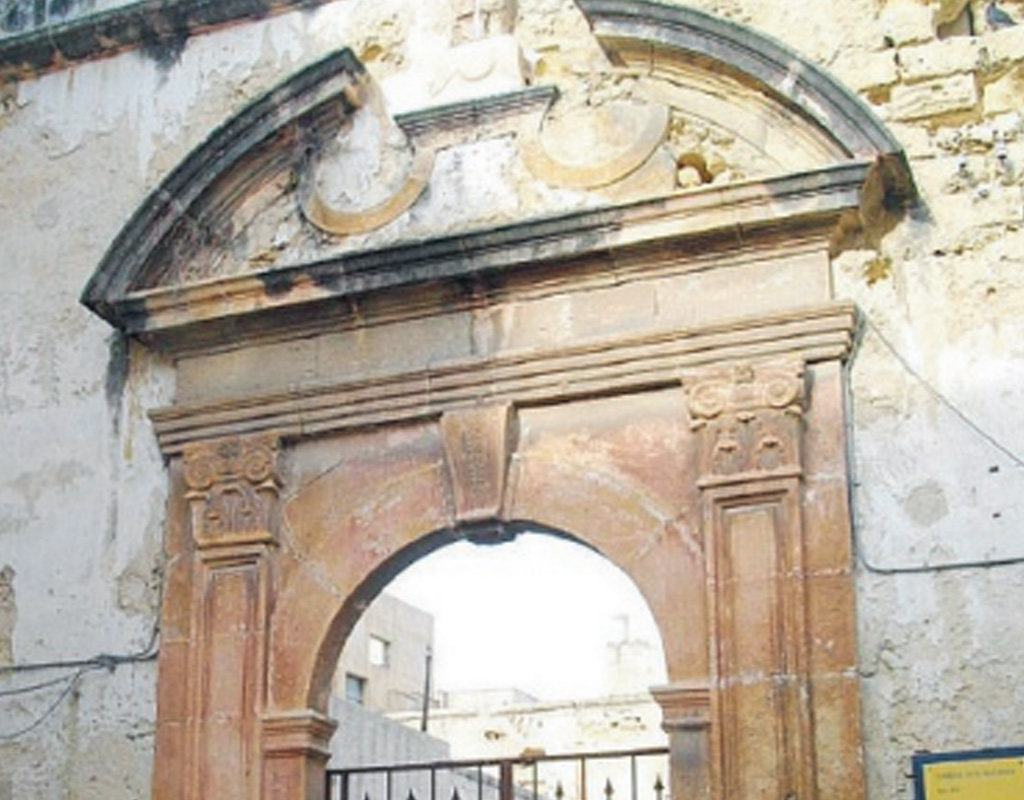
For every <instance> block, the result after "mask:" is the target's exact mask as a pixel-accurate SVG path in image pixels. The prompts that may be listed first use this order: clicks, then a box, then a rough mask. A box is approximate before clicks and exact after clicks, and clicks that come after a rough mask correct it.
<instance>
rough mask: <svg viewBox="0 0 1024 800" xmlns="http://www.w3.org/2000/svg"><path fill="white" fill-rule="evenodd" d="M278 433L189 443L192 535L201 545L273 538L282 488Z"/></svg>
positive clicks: (187, 470)
mask: <svg viewBox="0 0 1024 800" xmlns="http://www.w3.org/2000/svg"><path fill="white" fill-rule="evenodd" d="M278 448H279V438H278V437H277V436H276V435H275V434H263V435H260V436H250V437H230V438H226V439H218V440H215V441H210V442H202V443H198V444H193V445H189V446H187V447H186V448H185V451H184V457H185V464H184V477H185V484H186V486H187V487H188V493H187V495H186V497H187V498H188V500H189V502H190V504H191V507H192V535H193V537H194V538H195V541H196V544H197V545H198V546H199V547H200V548H205V547H212V546H221V547H223V546H230V545H239V544H249V543H252V544H255V543H269V542H272V541H274V531H275V529H276V527H277V524H276V516H277V501H278V495H279V492H280V476H279V474H278V466H277V455H278Z"/></svg>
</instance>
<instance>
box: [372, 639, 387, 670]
mask: <svg viewBox="0 0 1024 800" xmlns="http://www.w3.org/2000/svg"><path fill="white" fill-rule="evenodd" d="M390 649H391V642H388V641H387V640H385V639H381V638H380V637H379V636H371V637H370V653H369V657H370V663H371V664H372V665H373V666H375V667H386V666H387V665H388V659H389V656H390V655H391V653H390V652H389V651H390Z"/></svg>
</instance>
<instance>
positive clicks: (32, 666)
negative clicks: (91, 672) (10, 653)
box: [0, 620, 160, 696]
mask: <svg viewBox="0 0 1024 800" xmlns="http://www.w3.org/2000/svg"><path fill="white" fill-rule="evenodd" d="M159 637H160V622H159V620H158V621H157V622H156V624H154V625H153V632H152V633H151V634H150V637H149V642H148V643H147V644H146V646H145V648H143V649H142V650H139V651H137V652H135V653H127V654H124V655H121V654H110V653H100V654H99V655H95V656H93V657H92V658H81V659H74V660H62V661H35V662H30V663H28V664H10V665H7V666H0V675H6V674H10V673H18V672H39V671H42V670H51V669H83V668H86V669H87V668H92V667H97V668H101V669H106V670H109V671H111V672H112V671H113V670H114V668H115V667H117V666H119V665H121V664H137V663H139V662H143V661H153V660H155V659H156V657H157V656H158V655H159V654H160V649H159V647H158V646H157V640H158V639H159ZM0 696H2V694H0Z"/></svg>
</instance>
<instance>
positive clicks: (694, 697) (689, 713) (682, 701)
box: [651, 683, 711, 731]
mask: <svg viewBox="0 0 1024 800" xmlns="http://www.w3.org/2000/svg"><path fill="white" fill-rule="evenodd" d="M651 694H652V695H653V696H654V699H655V700H656V701H657V703H658V705H659V706H661V717H662V727H663V728H664V729H665V730H666V731H673V730H679V729H689V728H706V727H708V726H710V725H711V689H710V687H709V686H708V685H707V684H689V683H673V684H669V685H668V686H655V687H653V688H652V689H651Z"/></svg>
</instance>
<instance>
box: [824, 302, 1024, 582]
mask: <svg viewBox="0 0 1024 800" xmlns="http://www.w3.org/2000/svg"><path fill="white" fill-rule="evenodd" d="M860 319H861V324H860V325H859V326H858V330H857V331H856V333H855V336H854V340H853V344H852V346H851V350H850V356H849V358H847V360H846V364H845V366H844V371H845V372H846V381H845V383H846V393H847V406H848V408H849V409H850V413H849V414H847V419H846V429H847V441H848V447H847V469H848V472H849V475H850V481H849V489H848V491H849V493H850V498H849V500H850V502H849V505H850V509H851V516H852V520H851V522H852V527H853V548H854V552H855V554H856V558H857V561H858V563H860V565H861V566H862V567H863V568H864V570H865V571H866V572H869V573H871V574H873V575H921V574H933V573H940V572H954V571H963V570H973V569H994V568H997V567H1010V566H1018V565H1020V564H1024V556H1009V557H1006V558H993V559H981V560H974V561H949V562H944V563H938V564H918V565H914V566H896V567H886V566H878V565H877V564H874V563H872V562H871V561H870V560H869V559H868V556H867V554H866V552H865V548H864V544H863V542H862V541H861V538H860V527H861V526H860V524H859V521H858V519H857V504H856V503H855V502H854V498H853V488H854V486H856V485H857V482H856V480H855V473H856V464H855V459H854V457H853V449H854V448H853V441H854V433H855V432H854V427H853V416H854V414H853V412H854V398H853V388H852V387H853V381H852V380H851V378H852V375H851V371H852V368H853V363H854V361H855V357H856V354H857V352H859V350H860V346H861V344H862V343H863V340H864V333H865V331H866V330H870V331H871V332H872V333H874V334H875V336H877V337H878V340H879V341H880V342H881V343H882V345H883V346H884V347H885V349H886V350H888V351H889V353H890V354H891V355H892V356H893V358H895V359H896V361H897V362H898V363H899V364H900V366H902V367H903V369H904V370H905V371H906V372H907V374H908V375H910V376H911V377H912V378H913V379H914V380H915V381H917V382H918V383H919V384H920V385H921V386H922V387H923V388H924V389H925V390H927V392H928V393H929V394H930V395H931V396H932V397H933V398H935V399H936V400H937V401H938V402H939V403H941V404H942V405H943V406H944V407H945V408H947V409H948V410H949V411H951V412H952V413H953V415H954V416H955V417H956V418H957V419H959V420H960V421H961V422H962V423H964V424H965V425H966V426H967V427H968V428H969V429H970V430H971V431H973V432H974V433H975V434H976V435H978V436H980V437H981V438H982V439H984V440H985V441H986V442H988V444H989V445H991V446H992V447H994V448H995V449H996V450H998V451H999V452H1000V453H1002V454H1003V455H1005V456H1006V457H1007V458H1009V459H1010V460H1011V461H1012V462H1013V463H1014V464H1016V465H1017V466H1018V467H1024V458H1021V457H1020V456H1018V455H1017V454H1016V453H1015V452H1014V451H1013V450H1011V449H1010V448H1009V447H1007V446H1006V445H1004V444H1003V443H1002V442H1000V441H999V440H998V439H997V438H996V437H995V436H993V435H992V434H990V433H989V432H988V431H986V430H985V429H984V428H982V427H981V426H980V425H978V424H977V423H976V422H974V420H972V419H971V418H970V417H969V416H967V414H966V413H964V412H963V411H961V410H960V408H959V407H958V406H957V405H956V404H955V403H953V401H952V400H950V399H949V398H948V397H946V396H945V395H944V394H942V392H940V391H939V390H938V389H937V388H935V387H934V386H933V385H932V384H931V383H929V382H928V380H927V379H925V377H924V376H923V375H921V373H920V372H918V371H917V370H916V369H915V368H914V367H913V366H912V365H911V364H910V362H909V361H908V360H907V359H906V358H905V357H904V356H903V354H902V353H900V352H899V351H898V350H897V349H896V347H895V346H894V345H893V344H892V343H891V342H890V341H889V340H888V339H887V338H886V337H885V336H884V335H883V334H882V332H881V331H880V330H879V329H878V327H877V326H876V325H875V324H874V323H873V322H871V320H869V319H868V318H867V317H866V316H864V315H861V316H860Z"/></svg>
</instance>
